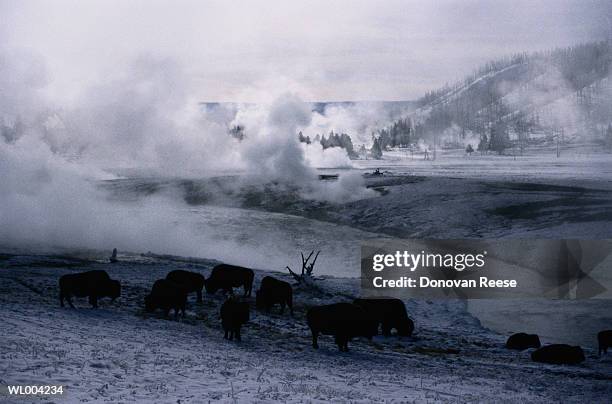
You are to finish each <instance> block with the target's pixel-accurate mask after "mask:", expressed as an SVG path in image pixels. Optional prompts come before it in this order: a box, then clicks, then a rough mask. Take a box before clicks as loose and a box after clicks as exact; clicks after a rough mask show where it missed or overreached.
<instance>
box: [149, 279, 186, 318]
mask: <svg viewBox="0 0 612 404" xmlns="http://www.w3.org/2000/svg"><path fill="white" fill-rule="evenodd" d="M186 305H187V290H185V288H184V287H183V285H181V284H179V283H175V282H171V281H169V280H167V279H158V280H156V281H155V283H154V284H153V288H152V289H151V293H149V294H148V295H147V296H146V297H145V310H146V311H147V312H149V313H151V312H153V311H155V310H157V309H162V310H164V312H165V316H166V317H168V314H170V309H174V317H175V318H178V314H179V310H180V311H182V313H183V317H185V306H186Z"/></svg>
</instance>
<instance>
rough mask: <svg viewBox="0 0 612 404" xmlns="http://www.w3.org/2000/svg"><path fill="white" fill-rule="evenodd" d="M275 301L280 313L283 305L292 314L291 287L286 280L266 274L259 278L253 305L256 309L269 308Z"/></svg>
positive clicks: (283, 308)
mask: <svg viewBox="0 0 612 404" xmlns="http://www.w3.org/2000/svg"><path fill="white" fill-rule="evenodd" d="M276 303H279V304H280V307H281V310H280V312H281V314H282V313H283V312H284V311H285V306H288V307H289V311H290V312H291V315H292V316H293V288H292V287H291V285H290V284H289V283H288V282H285V281H281V280H278V279H276V278H273V277H271V276H266V277H265V278H263V279H262V280H261V285H260V286H259V290H258V291H257V292H256V294H255V306H257V308H258V309H266V310H268V311H269V310H270V307H272V306H273V305H275V304H276Z"/></svg>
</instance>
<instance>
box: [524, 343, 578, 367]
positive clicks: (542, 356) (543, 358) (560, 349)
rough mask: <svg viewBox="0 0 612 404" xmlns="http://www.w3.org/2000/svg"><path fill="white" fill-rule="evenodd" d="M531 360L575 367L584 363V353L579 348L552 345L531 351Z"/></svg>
mask: <svg viewBox="0 0 612 404" xmlns="http://www.w3.org/2000/svg"><path fill="white" fill-rule="evenodd" d="M531 360H533V361H534V362H543V363H552V364H555V365H576V364H578V363H580V362H582V361H584V352H583V351H582V348H580V347H579V346H571V345H566V344H552V345H546V346H543V347H542V348H539V349H537V350H535V351H533V352H532V353H531Z"/></svg>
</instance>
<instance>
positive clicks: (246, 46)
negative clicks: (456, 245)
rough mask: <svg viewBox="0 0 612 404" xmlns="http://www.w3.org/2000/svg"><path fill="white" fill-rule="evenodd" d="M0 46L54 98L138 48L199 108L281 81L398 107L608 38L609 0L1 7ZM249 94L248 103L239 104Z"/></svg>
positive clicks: (254, 98) (67, 1) (70, 2)
mask: <svg viewBox="0 0 612 404" xmlns="http://www.w3.org/2000/svg"><path fill="white" fill-rule="evenodd" d="M0 7H1V8H0V13H1V14H2V15H3V24H2V27H1V28H0V36H1V37H2V39H1V40H0V43H5V44H10V46H17V47H23V48H28V49H30V50H32V51H35V52H38V53H40V54H43V55H44V56H45V57H46V58H47V63H48V65H49V68H50V71H51V74H52V76H53V84H52V86H51V87H50V90H52V91H53V92H55V93H56V94H59V95H61V96H62V97H67V98H69V97H71V96H73V95H74V94H75V93H79V92H80V88H81V87H82V83H84V82H88V81H90V82H96V81H98V80H99V79H100V78H106V77H108V76H112V75H113V74H114V73H115V72H116V71H117V70H120V66H122V65H125V64H126V63H129V62H130V61H131V60H132V59H133V58H134V57H136V56H138V55H139V54H141V53H142V52H146V53H149V54H154V55H156V56H163V57H172V58H174V59H177V60H179V61H180V62H181V64H182V65H183V66H185V67H186V69H187V70H188V73H189V75H192V76H193V77H194V79H195V80H194V84H193V85H194V91H193V93H194V94H196V95H197V97H199V99H200V100H201V101H241V102H247V101H248V102H260V101H261V97H262V93H261V92H259V91H255V92H251V93H249V94H247V93H246V92H245V89H246V88H251V87H253V86H254V85H261V86H265V85H266V84H267V83H269V82H270V81H278V80H280V79H282V78H287V79H289V80H290V81H293V82H297V83H300V86H301V87H302V88H303V89H306V90H307V92H308V94H305V95H303V96H304V98H305V99H306V100H307V101H324V100H337V101H340V100H393V99H396V100H405V99H415V98H417V97H419V96H421V95H422V94H423V93H424V92H425V91H428V90H431V89H432V88H437V87H440V86H442V85H444V84H445V83H452V82H454V81H455V80H458V79H462V78H463V76H464V75H465V74H467V73H470V72H471V71H472V69H473V68H474V67H475V66H477V65H479V64H481V63H483V62H485V61H487V60H491V59H494V58H497V57H499V56H504V55H507V54H510V53H513V52H524V51H535V50H541V49H548V48H552V47H555V46H566V45H571V44H575V43H578V42H585V41H590V40H600V39H603V38H605V37H607V36H609V35H610V32H611V31H610V29H611V27H610V21H609V20H607V19H606V16H609V15H612V10H611V7H612V6H611V5H610V2H609V1H607V0H586V1H581V0H536V1H532V0H521V1H486V0H467V1H459V0H440V1H433V2H425V1H418V0H413V1H400V0H393V1H384V2H380V1H363V0H359V1H349V0H341V1H334V2H326V1H320V0H315V1H291V2H283V1H275V0H261V1H249V2H239V3H238V2H232V1H191V0H184V1H179V2H170V1H160V0H153V1H142V0H138V1H130V2H124V1H117V0H111V1H101V0H98V1H95V0H94V1H89V2H87V3H83V2H79V1H74V0H63V1H53V2H43V1H6V0H5V1H3V2H1V5H0ZM246 97H248V98H246Z"/></svg>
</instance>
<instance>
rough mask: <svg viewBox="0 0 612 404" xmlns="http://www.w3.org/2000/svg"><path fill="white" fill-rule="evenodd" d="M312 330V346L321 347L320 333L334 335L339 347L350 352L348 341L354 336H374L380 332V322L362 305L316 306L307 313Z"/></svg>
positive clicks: (369, 337)
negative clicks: (319, 341)
mask: <svg viewBox="0 0 612 404" xmlns="http://www.w3.org/2000/svg"><path fill="white" fill-rule="evenodd" d="M306 320H307V322H308V327H310V331H311V332H312V347H313V348H314V349H318V348H319V344H318V343H317V340H318V337H319V333H321V334H326V335H333V336H334V337H335V342H336V344H337V345H338V349H339V350H340V351H341V352H342V351H344V352H348V341H350V340H351V338H353V337H367V338H368V339H372V337H373V336H374V335H376V334H378V322H377V321H376V319H375V318H374V317H372V316H371V315H370V313H368V312H367V311H366V310H364V309H363V308H362V307H360V306H357V305H355V304H351V303H335V304H329V305H324V306H315V307H312V308H310V309H309V310H308V312H307V313H306Z"/></svg>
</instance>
